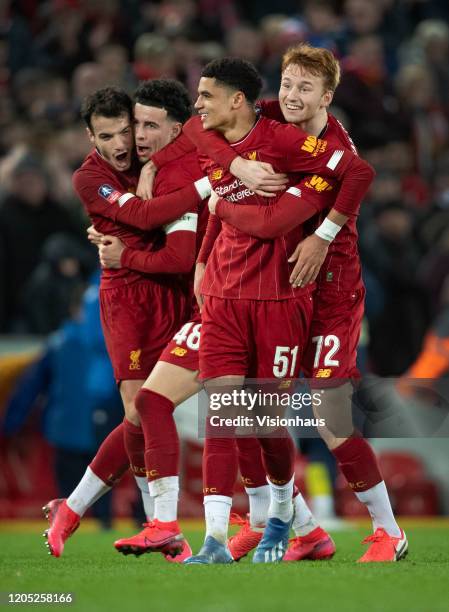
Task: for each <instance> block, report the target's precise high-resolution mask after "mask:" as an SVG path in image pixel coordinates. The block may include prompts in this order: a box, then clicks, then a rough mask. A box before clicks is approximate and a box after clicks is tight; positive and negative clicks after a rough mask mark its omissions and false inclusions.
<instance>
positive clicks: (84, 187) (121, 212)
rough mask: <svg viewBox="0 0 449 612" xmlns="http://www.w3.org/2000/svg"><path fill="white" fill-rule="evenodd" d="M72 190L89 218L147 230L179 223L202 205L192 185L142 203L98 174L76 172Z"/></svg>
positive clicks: (110, 180) (88, 171)
mask: <svg viewBox="0 0 449 612" xmlns="http://www.w3.org/2000/svg"><path fill="white" fill-rule="evenodd" d="M73 186H74V189H75V191H76V192H77V194H78V196H79V198H80V199H81V201H82V202H83V204H84V206H85V207H86V209H87V212H88V213H89V214H96V215H100V216H102V217H105V218H106V219H111V220H112V221H114V222H118V223H124V224H126V225H131V226H132V227H136V228H138V229H141V230H150V229H153V228H155V227H160V226H161V225H164V224H165V223H169V222H172V221H174V220H175V219H178V218H179V217H180V216H181V215H183V214H184V213H186V212H188V211H189V210H192V209H195V208H196V206H197V205H198V204H199V202H200V201H201V198H200V195H199V193H198V191H197V189H196V187H195V185H194V183H192V184H191V185H187V186H186V187H183V188H182V189H179V190H178V191H176V192H174V193H169V194H167V195H162V196H158V197H155V198H152V199H151V200H142V199H141V198H138V197H137V196H135V195H134V194H132V193H126V192H124V189H123V187H122V186H121V185H120V184H119V183H118V181H117V182H115V181H114V180H113V179H112V178H111V177H108V178H107V179H105V177H104V176H102V175H101V173H96V172H94V171H91V170H85V171H83V170H78V171H77V172H75V174H74V175H73Z"/></svg>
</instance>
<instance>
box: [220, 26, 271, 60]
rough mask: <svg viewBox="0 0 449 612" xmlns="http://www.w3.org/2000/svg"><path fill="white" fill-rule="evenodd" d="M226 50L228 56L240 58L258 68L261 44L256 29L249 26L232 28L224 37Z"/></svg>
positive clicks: (261, 50)
mask: <svg viewBox="0 0 449 612" xmlns="http://www.w3.org/2000/svg"><path fill="white" fill-rule="evenodd" d="M226 48H227V53H228V54H229V55H232V56H235V57H242V58H243V59H246V60H248V61H249V62H252V63H253V64H254V65H255V66H256V67H258V68H260V63H261V60H262V53H263V43H262V36H261V34H260V32H259V30H257V28H253V27H252V26H249V25H240V26H238V27H237V28H233V29H232V30H231V31H230V32H228V34H227V36H226Z"/></svg>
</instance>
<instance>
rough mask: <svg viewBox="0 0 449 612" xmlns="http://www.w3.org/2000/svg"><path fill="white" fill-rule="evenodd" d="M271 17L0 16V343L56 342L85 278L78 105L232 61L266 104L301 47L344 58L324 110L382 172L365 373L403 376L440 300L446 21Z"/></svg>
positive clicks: (22, 12)
mask: <svg viewBox="0 0 449 612" xmlns="http://www.w3.org/2000/svg"><path fill="white" fill-rule="evenodd" d="M272 10H273V9H272V5H271V3H268V2H257V3H256V2H252V1H251V2H248V1H247V2H238V1H236V0H226V1H223V0H220V1H219V0H198V1H196V2H195V1H193V0H182V1H181V0H177V1H176V0H162V1H161V2H137V1H136V0H122V1H120V0H95V1H89V2H87V1H83V0H49V1H47V2H37V1H36V0H22V1H20V0H18V1H16V2H8V1H7V0H4V1H2V2H1V3H0V32H1V34H0V36H1V39H0V40H1V43H0V44H1V50H2V53H1V54H0V87H1V94H2V95H1V97H0V125H1V129H0V177H1V181H0V183H1V192H0V333H7V334H12V333H37V334H48V333H49V332H51V331H53V330H55V329H56V328H58V326H59V325H60V323H61V322H62V320H63V319H64V318H65V317H66V316H67V314H68V308H69V305H68V296H69V295H70V291H71V288H72V287H73V286H76V285H79V284H81V285H82V284H84V283H86V282H87V279H88V277H89V275H90V273H91V272H92V271H93V270H94V268H95V264H96V254H95V252H92V250H91V248H90V247H89V246H88V244H87V241H86V240H85V227H86V225H87V222H86V219H85V217H84V213H83V212H82V207H81V204H80V202H79V201H78V199H77V197H76V196H75V194H74V192H73V188H72V184H71V176H72V173H73V171H74V170H75V169H76V168H77V167H79V165H80V164H81V162H82V160H83V158H84V156H85V155H86V154H87V153H88V151H89V143H88V140H87V138H86V137H85V133H84V127H83V125H82V123H81V120H80V117H79V108H80V103H81V101H82V99H83V98H84V97H85V96H86V95H87V94H89V93H92V92H93V91H94V90H96V89H98V88H99V87H102V86H105V85H119V86H121V87H124V88H125V89H126V90H127V91H129V92H132V90H133V89H134V88H135V86H136V84H137V83H138V81H139V80H142V79H148V78H157V77H167V76H168V77H175V78H177V79H179V80H181V81H182V82H183V83H184V84H185V85H186V86H187V88H188V89H189V91H190V93H191V95H192V98H194V97H195V93H196V92H195V88H196V85H197V83H198V79H199V75H200V72H201V68H202V66H203V65H204V64H205V63H207V62H208V61H210V60H211V59H214V58H217V57H221V56H224V55H236V56H239V57H243V58H246V59H248V60H250V61H252V62H253V63H254V64H255V65H256V66H257V68H258V69H259V70H260V72H261V74H262V75H263V77H264V82H265V88H264V91H263V96H264V97H273V96H275V95H276V90H277V84H278V74H279V65H280V58H281V56H282V54H283V52H284V51H285V49H286V48H287V47H288V46H289V45H291V44H294V43H296V42H300V41H303V40H307V41H309V42H310V43H311V44H314V45H320V46H324V47H327V48H329V49H331V50H332V51H333V52H334V53H335V54H336V55H337V56H338V57H339V59H340V61H341V64H342V68H343V78H342V82H341V85H340V86H339V88H338V89H337V92H336V95H335V97H334V103H333V107H332V111H333V112H334V113H335V114H336V115H337V116H338V117H339V118H340V119H341V120H342V122H343V123H344V125H345V126H346V127H347V128H348V129H349V130H350V132H351V135H352V136H353V138H354V141H355V143H356V145H357V146H358V148H359V150H360V152H361V155H362V156H363V157H365V158H366V159H367V160H368V161H369V162H370V163H371V164H372V165H373V166H374V167H375V169H376V171H377V176H376V179H375V181H374V184H373V187H372V189H371V191H370V193H369V196H368V198H367V200H366V201H365V204H364V206H363V207H362V212H361V216H360V220H359V231H360V250H361V255H362V261H363V264H364V279H365V283H366V285H367V290H368V294H367V303H366V306H367V318H368V322H369V331H370V340H369V358H370V359H369V366H370V368H371V369H372V370H373V371H375V372H376V373H378V374H381V375H399V374H401V373H403V372H404V371H405V370H406V369H407V368H408V367H409V366H410V364H411V363H412V362H413V361H414V359H415V358H416V356H417V355H418V353H419V350H420V347H421V344H422V340H423V337H424V335H425V333H426V331H427V330H428V329H429V327H430V326H431V324H432V321H433V320H434V319H435V317H436V316H437V315H438V314H439V313H440V311H441V310H442V308H443V307H444V305H445V304H444V295H447V282H448V281H447V279H448V275H447V265H445V264H446V262H447V259H448V256H449V225H448V222H449V100H448V95H449V94H448V91H449V61H448V60H449V25H448V23H449V6H448V5H447V3H446V2H444V1H443V0H427V1H426V0H378V1H377V2H372V1H370V0H346V1H344V0H314V1H307V0H303V1H302V2H301V1H299V0H297V1H296V2H295V1H293V0H280V1H279V2H277V3H276V10H277V11H278V12H277V13H276V14H273V13H272ZM445 284H446V290H445ZM30 304H32V305H33V307H32V308H30ZM50 305H51V307H50Z"/></svg>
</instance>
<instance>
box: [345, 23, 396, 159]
mask: <svg viewBox="0 0 449 612" xmlns="http://www.w3.org/2000/svg"><path fill="white" fill-rule="evenodd" d="M342 69H343V73H342V78H341V82H340V85H339V87H338V88H337V90H336V92H335V96H334V104H335V105H336V106H339V107H341V108H342V109H343V111H344V112H345V113H346V114H347V115H348V116H349V117H350V125H349V130H350V133H351V136H352V138H353V140H354V142H355V143H356V145H357V146H358V147H360V148H362V149H364V148H370V147H371V146H372V141H373V139H378V138H379V136H380V137H381V138H384V139H385V138H386V139H387V140H389V139H391V137H392V136H393V137H394V136H395V135H396V128H397V125H398V124H397V114H398V104H397V102H396V100H395V99H394V95H393V94H394V91H393V84H392V82H391V80H390V79H389V76H388V73H387V70H386V64H385V55H384V48H383V45H382V40H381V39H380V38H379V37H378V36H375V35H372V34H368V35H363V36H360V37H359V38H356V39H355V40H354V41H352V42H351V43H350V44H349V54H348V56H347V57H345V58H344V59H343V60H342ZM367 117H369V121H367ZM384 142H385V140H384Z"/></svg>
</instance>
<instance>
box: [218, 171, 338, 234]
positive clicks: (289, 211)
mask: <svg viewBox="0 0 449 612" xmlns="http://www.w3.org/2000/svg"><path fill="white" fill-rule="evenodd" d="M313 178H314V177H307V178H305V179H303V180H302V181H301V183H299V184H298V185H297V186H295V187H290V188H289V189H287V191H286V192H285V193H283V194H282V196H281V197H280V198H279V199H278V200H277V201H276V202H275V203H274V204H269V205H268V206H263V205H254V204H232V203H231V202H228V201H227V200H224V199H222V198H220V200H219V201H218V202H217V206H216V209H215V213H216V215H217V216H218V217H220V219H221V220H222V221H226V222H227V223H229V224H230V225H233V226H234V227H236V228H237V229H239V230H240V231H242V232H245V233H246V234H249V235H250V236H254V237H256V238H261V239H263V240H264V239H273V238H277V237H278V236H283V235H284V234H287V233H288V232H290V231H291V230H292V229H293V228H295V227H296V226H297V225H301V224H302V223H304V221H306V220H307V219H309V218H310V217H313V215H315V214H316V213H317V212H321V211H322V210H324V209H328V208H331V207H332V205H333V203H334V200H335V195H334V193H331V192H330V191H327V192H326V191H324V189H323V190H322V191H318V190H316V189H314V184H312V185H311V183H310V181H311V180H313Z"/></svg>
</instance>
